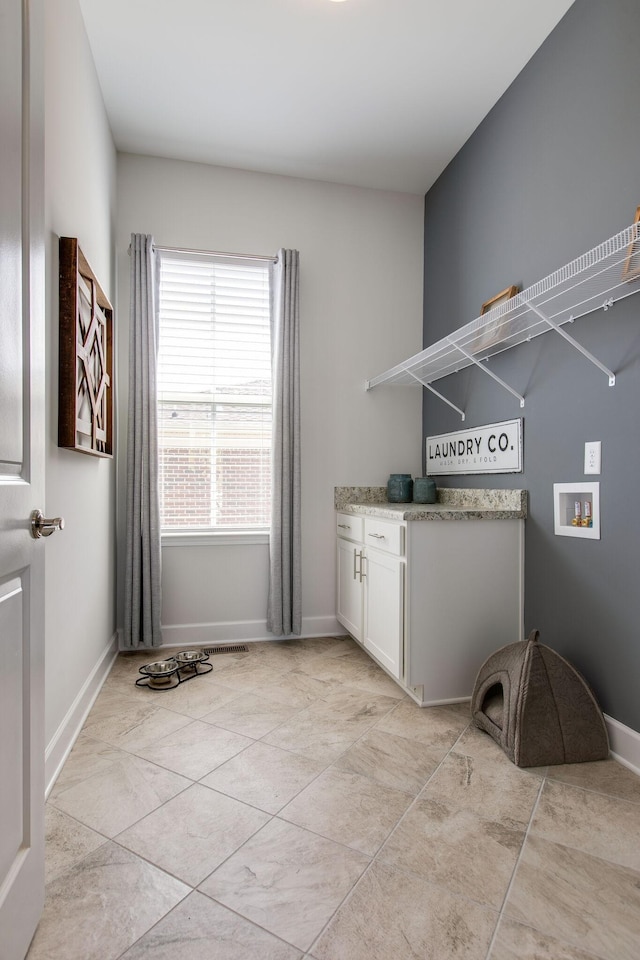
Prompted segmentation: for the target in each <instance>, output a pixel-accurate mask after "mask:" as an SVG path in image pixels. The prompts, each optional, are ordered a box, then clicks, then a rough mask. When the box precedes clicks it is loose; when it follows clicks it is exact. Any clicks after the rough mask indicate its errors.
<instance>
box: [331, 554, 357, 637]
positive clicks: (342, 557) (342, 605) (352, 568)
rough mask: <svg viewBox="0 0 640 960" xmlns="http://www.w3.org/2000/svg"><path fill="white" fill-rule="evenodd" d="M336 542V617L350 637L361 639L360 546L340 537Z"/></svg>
mask: <svg viewBox="0 0 640 960" xmlns="http://www.w3.org/2000/svg"><path fill="white" fill-rule="evenodd" d="M337 543H338V550H337V561H336V568H337V571H338V602H337V619H338V620H339V621H340V623H341V624H342V625H343V626H345V627H346V628H347V630H348V631H349V633H350V634H351V636H352V637H355V639H356V640H362V577H361V576H360V567H361V564H362V546H361V545H360V544H358V545H357V546H356V545H355V544H353V543H349V541H348V540H343V539H342V538H341V537H338V541H337Z"/></svg>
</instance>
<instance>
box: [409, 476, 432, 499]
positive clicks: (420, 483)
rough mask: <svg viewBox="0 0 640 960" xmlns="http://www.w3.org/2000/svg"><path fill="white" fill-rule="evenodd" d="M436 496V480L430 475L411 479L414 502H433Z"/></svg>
mask: <svg viewBox="0 0 640 960" xmlns="http://www.w3.org/2000/svg"><path fill="white" fill-rule="evenodd" d="M436 498H437V490H436V482H435V480H432V479H431V477H416V478H415V480H414V481H413V502H414V503H435V502H436Z"/></svg>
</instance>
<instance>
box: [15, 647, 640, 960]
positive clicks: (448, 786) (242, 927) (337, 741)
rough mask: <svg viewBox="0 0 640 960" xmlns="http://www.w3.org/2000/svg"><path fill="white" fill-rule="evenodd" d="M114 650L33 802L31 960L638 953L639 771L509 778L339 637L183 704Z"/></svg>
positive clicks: (230, 677)
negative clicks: (35, 889) (42, 818)
mask: <svg viewBox="0 0 640 960" xmlns="http://www.w3.org/2000/svg"><path fill="white" fill-rule="evenodd" d="M150 659H151V658H150V657H149V654H148V653H145V654H140V655H138V654H132V655H128V656H126V655H125V656H120V657H119V658H118V660H117V661H116V663H115V665H114V668H113V670H112V672H111V674H110V676H109V678H108V679H107V681H106V683H105V685H104V687H103V689H102V691H101V693H100V695H99V697H98V699H97V701H96V703H95V705H94V707H93V709H92V711H91V714H90V716H89V717H88V719H87V722H86V724H85V726H84V729H83V731H82V733H81V735H80V737H79V739H78V741H77V743H76V745H75V747H74V749H73V751H72V753H71V754H70V756H69V759H68V760H67V762H66V764H65V766H64V769H63V770H62V773H61V775H60V777H59V779H58V781H57V783H56V784H55V787H54V789H53V790H52V792H51V795H50V797H49V801H48V803H47V848H46V852H47V864H46V866H47V901H46V906H45V912H44V916H43V918H42V921H41V923H40V926H39V928H38V931H37V933H36V936H35V939H34V942H33V944H32V946H31V950H30V952H29V955H28V957H29V960H116V958H122V960H170V958H171V960H174V958H179V960H205V958H206V960H210V958H215V960H253V958H255V960H302V958H303V957H304V958H307V960H312V958H313V960H416V958H420V960H431V958H432V960H637V958H638V957H640V778H638V777H636V776H635V775H634V774H632V773H631V772H630V771H629V770H627V769H626V768H624V767H622V766H620V765H619V764H617V763H615V761H612V760H607V761H603V762H600V763H590V764H580V765H573V766H564V767H549V768H546V769H537V770H529V771H525V770H519V769H518V768H516V767H514V766H512V764H511V763H509V761H508V760H507V759H506V758H505V757H504V755H503V754H502V752H501V751H500V750H499V749H498V748H497V747H496V745H495V744H494V743H493V741H492V740H491V739H490V738H489V737H487V736H486V735H485V734H484V733H482V732H480V731H479V730H477V729H475V728H474V727H473V726H471V725H470V724H469V718H468V705H464V704H461V705H454V706H449V707H432V708H427V709H423V710H421V709H420V708H419V707H417V706H416V705H415V704H414V703H413V702H412V701H411V700H410V699H408V698H407V697H405V696H404V695H403V693H402V691H401V690H400V689H399V688H398V687H397V686H396V684H395V683H393V681H391V680H390V679H389V678H388V677H387V676H386V675H385V674H384V673H383V672H382V671H380V670H379V669H378V668H377V667H376V666H375V665H374V664H373V663H372V662H371V660H370V659H369V658H368V657H367V656H366V655H365V654H364V653H363V652H362V651H361V650H360V649H359V648H358V646H357V644H355V643H354V642H353V641H352V640H350V639H348V638H345V639H336V638H325V639H316V640H302V641H290V642H285V643H271V644H268V643H260V644H254V645H251V646H250V648H249V652H247V653H243V654H225V655H219V656H215V657H213V658H212V660H211V662H212V663H213V666H214V670H213V672H212V673H211V674H210V675H208V676H202V677H200V678H199V679H197V680H193V681H192V682H189V683H187V684H184V685H183V686H180V687H179V688H177V689H175V690H173V691H170V692H169V691H166V692H161V693H158V692H152V691H150V690H146V689H140V688H136V687H135V686H134V684H133V681H134V679H135V677H136V676H137V675H138V672H137V671H138V667H139V666H140V665H141V664H143V663H147V662H149V660H150Z"/></svg>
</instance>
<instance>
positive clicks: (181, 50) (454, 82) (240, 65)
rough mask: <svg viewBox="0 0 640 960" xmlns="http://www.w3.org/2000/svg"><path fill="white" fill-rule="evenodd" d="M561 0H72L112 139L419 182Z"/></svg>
mask: <svg viewBox="0 0 640 960" xmlns="http://www.w3.org/2000/svg"><path fill="white" fill-rule="evenodd" d="M571 2H572V0H346V2H342V3H337V2H330V0H80V6H81V8H82V12H83V15H84V19H85V23H86V27H87V32H88V35H89V41H90V43H91V48H92V51H93V55H94V59H95V62H96V67H97V70H98V76H99V79H100V83H101V86H102V91H103V94H104V99H105V103H106V108H107V112H108V115H109V119H110V122H111V128H112V131H113V136H114V139H115V143H116V146H117V148H118V149H119V150H123V151H129V152H132V153H142V154H150V155H154V156H160V157H172V158H178V159H183V160H195V161H199V162H204V163H213V164H221V165H223V166H231V167H239V168H243V169H248V170H258V171H263V172H268V173H279V174H286V175H288V176H295V177H308V178H312V179H317V180H329V181H334V182H337V183H346V184H356V185H360V186H367V187H377V188H381V189H388V190H400V191H406V192H410V193H425V192H426V191H427V190H428V189H429V187H430V186H431V184H432V183H433V182H434V180H435V179H436V178H437V176H438V175H439V174H440V173H441V172H442V170H443V169H444V168H445V166H446V165H447V163H448V162H449V161H450V160H451V159H452V157H453V156H455V154H456V153H457V151H458V150H459V149H460V147H461V146H462V144H463V143H464V142H465V140H467V138H468V137H469V136H470V134H471V133H472V132H473V130H474V129H475V128H476V127H477V126H478V124H479V123H480V121H481V120H482V118H483V117H484V116H486V114H487V113H488V111H489V110H490V109H491V107H492V106H493V105H494V104H495V103H496V101H497V100H498V99H499V98H500V96H501V95H502V94H503V93H504V91H505V90H506V89H507V87H508V86H509V84H510V83H511V82H512V80H513V79H514V78H515V77H516V76H517V74H518V73H519V72H520V71H521V70H522V68H523V66H524V65H525V64H526V62H527V61H528V60H529V59H530V57H531V56H532V55H533V54H534V53H535V51H536V50H537V49H538V47H539V46H540V44H541V43H542V42H543V41H544V39H545V37H546V36H547V35H548V34H549V33H550V32H551V30H553V28H554V26H555V25H556V24H557V22H558V21H559V20H560V18H561V17H562V16H563V15H564V13H565V12H566V11H567V9H568V8H569V7H570V6H571Z"/></svg>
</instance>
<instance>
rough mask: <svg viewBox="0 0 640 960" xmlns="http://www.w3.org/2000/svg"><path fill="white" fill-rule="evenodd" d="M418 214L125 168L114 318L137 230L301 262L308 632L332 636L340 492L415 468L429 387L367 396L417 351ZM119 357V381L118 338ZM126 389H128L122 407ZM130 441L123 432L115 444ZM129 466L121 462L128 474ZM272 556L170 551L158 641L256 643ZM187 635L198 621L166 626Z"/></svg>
mask: <svg viewBox="0 0 640 960" xmlns="http://www.w3.org/2000/svg"><path fill="white" fill-rule="evenodd" d="M423 203H424V200H423V197H421V196H413V195H409V194H398V193H387V192H383V191H377V190H370V189H360V188H353V187H344V186H339V185H336V184H328V183H322V182H317V181H307V180H296V179H292V178H289V177H278V176H270V175H265V174H257V173H250V172H247V171H240V170H231V169H227V168H221V167H211V166H206V165H202V164H194V163H184V162H181V161H172V160H162V159H157V158H149V157H140V156H133V155H120V156H119V158H118V217H117V257H118V271H119V298H118V310H119V314H120V318H121V322H122V321H123V319H124V317H125V314H127V311H128V295H129V293H128V291H129V258H128V256H127V247H128V244H129V240H130V234H131V233H132V232H135V233H151V234H153V235H154V238H155V241H156V243H157V244H159V245H160V246H178V247H189V248H194V249H205V250H218V251H226V252H239V253H248V254H275V253H276V252H277V251H278V249H279V248H280V247H289V248H295V249H298V250H299V251H300V267H301V282H300V297H301V379H302V391H301V404H302V444H303V447H302V497H303V506H302V531H303V571H302V574H303V626H304V632H305V633H323V632H327V631H328V630H330V629H337V624H336V622H335V618H334V612H335V587H334V576H335V573H334V571H335V563H334V549H335V547H334V542H335V541H334V517H333V488H334V486H335V485H339V484H363V485H367V484H382V483H385V482H386V479H387V477H388V475H389V473H391V472H397V471H403V472H409V471H411V472H412V473H419V472H420V465H421V457H420V440H419V438H420V404H421V392H422V391H421V390H419V389H418V388H416V390H410V389H409V390H408V389H397V390H394V389H393V388H380V389H378V390H376V391H372V392H371V393H366V392H365V390H364V381H365V379H366V378H368V377H371V376H374V375H375V374H377V373H380V372H382V371H383V370H385V369H386V368H387V367H389V366H390V365H392V364H394V363H397V362H399V361H400V360H402V359H404V358H405V357H406V356H409V355H410V354H412V353H416V352H417V351H419V350H420V349H421V347H422V320H421V317H422V249H423V241H422V237H423ZM120 330H121V332H122V330H123V326H121V328H120ZM119 358H120V369H121V371H124V370H125V369H126V360H127V344H126V343H125V339H124V336H122V335H121V337H120V350H119ZM121 379H122V378H121ZM125 393H126V390H125V388H124V384H123V383H122V382H121V384H120V394H119V395H120V402H121V404H122V403H124V401H125ZM123 409H124V408H123V407H122V406H121V408H120V410H121V414H120V416H121V421H122V417H123V413H122V411H123ZM124 439H125V438H124V433H123V431H121V432H120V443H121V444H122V443H123V441H124ZM120 450H121V453H122V450H123V447H122V446H121V447H120ZM122 471H123V457H122V455H121V457H120V475H121V478H122ZM122 529H123V521H122V518H120V531H121V534H122ZM121 539H122V536H121V537H120V540H121ZM267 556H268V553H267V547H266V546H253V547H247V546H243V547H240V546H230V547H228V546H224V547H222V546H213V547H196V548H191V547H170V548H168V547H167V548H165V549H164V550H163V594H164V602H163V616H162V621H163V626H164V627H165V628H169V629H165V634H164V635H165V640H166V641H167V642H180V641H181V640H184V641H185V642H194V641H196V640H207V639H216V640H219V639H231V638H240V637H242V636H246V637H247V638H250V637H255V636H264V635H265V626H264V621H265V616H266V595H267V582H268V580H267ZM120 620H121V617H120ZM194 624H204V625H206V626H205V627H201V628H198V629H191V630H186V629H185V630H175V629H170V628H172V627H175V626H176V625H183V626H185V625H194Z"/></svg>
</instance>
